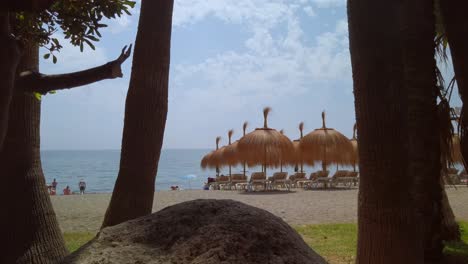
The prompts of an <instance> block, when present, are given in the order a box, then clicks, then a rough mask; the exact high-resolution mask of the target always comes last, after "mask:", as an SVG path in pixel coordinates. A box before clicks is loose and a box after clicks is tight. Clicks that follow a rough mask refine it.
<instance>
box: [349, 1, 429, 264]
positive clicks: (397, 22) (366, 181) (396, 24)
mask: <svg viewBox="0 0 468 264" xmlns="http://www.w3.org/2000/svg"><path fill="white" fill-rule="evenodd" d="M423 1H425V0H420V1H416V2H417V4H418V5H421V6H424V3H423ZM406 4H407V3H404V2H401V1H388V2H386V3H385V4H382V3H381V2H378V1H373V0H360V1H358V0H348V21H349V33H350V52H351V62H352V68H353V81H354V94H355V106H356V120H357V127H358V131H359V138H358V141H359V161H360V187H359V196H358V199H359V202H358V250H357V263H359V264H363V263H371V264H374V263H379V264H386V263H411V264H418V263H422V262H423V259H424V252H423V243H422V240H423V239H422V238H423V237H422V235H423V234H422V230H421V228H420V223H419V222H418V220H419V218H418V217H417V212H416V210H415V208H416V204H415V201H414V196H413V190H414V175H412V174H411V172H414V171H415V169H416V168H417V166H416V164H417V162H419V161H418V159H415V158H416V157H417V156H416V154H417V153H418V152H417V151H416V152H414V151H411V150H410V148H416V147H417V146H418V145H416V143H415V144H413V143H410V141H411V140H414V138H409V137H408V136H409V135H410V134H414V133H415V131H414V128H413V127H409V126H408V121H409V118H408V116H409V115H411V116H412V115H415V114H416V113H414V111H415V109H410V108H409V104H410V102H411V103H413V102H414V100H415V99H414V98H410V97H409V95H410V94H409V90H412V91H411V93H415V92H416V91H419V89H420V88H422V85H420V84H419V83H417V84H416V83H414V84H413V83H411V80H409V79H408V78H407V77H408V75H407V74H405V68H404V67H405V64H407V63H409V61H408V60H409V59H410V58H408V59H406V60H404V56H405V55H406V56H408V55H409V54H407V51H406V50H404V49H403V47H404V45H408V44H409V43H407V42H412V41H413V40H412V39H411V38H406V37H407V36H404V34H407V33H405V30H410V32H414V31H413V27H416V25H412V24H409V23H411V22H412V21H410V18H409V13H410V11H409V10H405V9H407V8H411V9H413V11H415V10H414V8H415V6H416V4H415V6H413V7H410V6H406ZM416 13H417V12H416ZM420 86H421V87H420ZM429 92H430V91H429ZM410 130H411V131H410ZM410 158H411V159H414V160H410Z"/></svg>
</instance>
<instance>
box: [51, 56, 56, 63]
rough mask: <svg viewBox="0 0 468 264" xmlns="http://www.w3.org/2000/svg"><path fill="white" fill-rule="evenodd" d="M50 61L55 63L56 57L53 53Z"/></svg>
mask: <svg viewBox="0 0 468 264" xmlns="http://www.w3.org/2000/svg"><path fill="white" fill-rule="evenodd" d="M52 62H53V63H54V64H55V63H57V57H55V55H52Z"/></svg>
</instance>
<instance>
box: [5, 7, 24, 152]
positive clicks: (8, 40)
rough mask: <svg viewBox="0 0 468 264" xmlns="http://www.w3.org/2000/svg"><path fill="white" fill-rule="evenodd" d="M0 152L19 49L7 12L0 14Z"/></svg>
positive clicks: (18, 58) (6, 123)
mask: <svg viewBox="0 0 468 264" xmlns="http://www.w3.org/2000/svg"><path fill="white" fill-rule="evenodd" d="M0 23H2V25H1V31H0V47H1V49H0V58H2V63H0V151H1V150H2V147H3V141H4V139H5V136H6V133H7V129H8V113H9V109H10V103H11V98H12V96H13V92H14V83H15V76H16V67H17V66H18V63H19V60H20V56H21V54H20V49H19V47H18V43H17V41H16V39H15V38H14V37H13V35H12V34H11V30H10V26H9V14H8V12H0Z"/></svg>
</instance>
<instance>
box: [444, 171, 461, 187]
mask: <svg viewBox="0 0 468 264" xmlns="http://www.w3.org/2000/svg"><path fill="white" fill-rule="evenodd" d="M444 180H445V184H448V185H456V184H460V182H461V180H460V178H459V176H458V170H457V169H455V168H448V169H447V175H446V176H445V177H444Z"/></svg>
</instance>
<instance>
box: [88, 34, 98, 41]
mask: <svg viewBox="0 0 468 264" xmlns="http://www.w3.org/2000/svg"><path fill="white" fill-rule="evenodd" d="M86 37H87V38H88V39H90V40H93V41H99V39H98V38H96V37H95V36H91V35H87V36H86Z"/></svg>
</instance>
